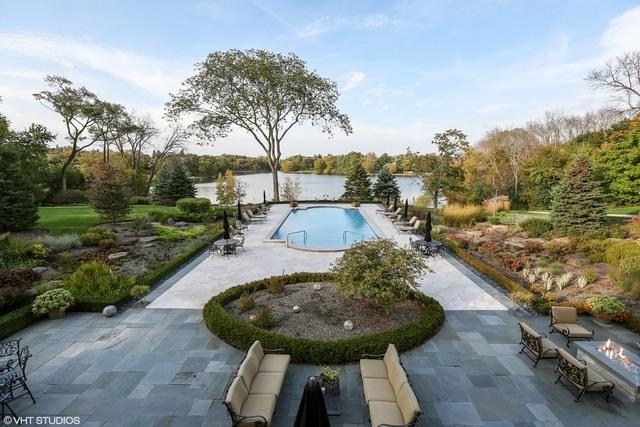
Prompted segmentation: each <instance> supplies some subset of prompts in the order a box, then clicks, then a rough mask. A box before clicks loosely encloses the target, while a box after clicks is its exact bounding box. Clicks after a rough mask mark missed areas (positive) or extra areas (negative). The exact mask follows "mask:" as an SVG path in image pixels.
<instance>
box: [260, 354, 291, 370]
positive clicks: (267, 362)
mask: <svg viewBox="0 0 640 427" xmlns="http://www.w3.org/2000/svg"><path fill="white" fill-rule="evenodd" d="M290 360H291V356H289V355H288V354H265V355H264V357H263V358H262V361H261V362H260V366H259V367H258V372H281V373H285V372H287V368H288V367H289V361H290Z"/></svg>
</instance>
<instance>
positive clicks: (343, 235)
mask: <svg viewBox="0 0 640 427" xmlns="http://www.w3.org/2000/svg"><path fill="white" fill-rule="evenodd" d="M347 233H351V234H357V235H358V236H360V241H361V242H364V234H362V233H358V232H357V231H351V230H344V231H343V232H342V241H343V242H344V244H345V246H346V245H347Z"/></svg>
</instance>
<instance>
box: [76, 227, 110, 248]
mask: <svg viewBox="0 0 640 427" xmlns="http://www.w3.org/2000/svg"><path fill="white" fill-rule="evenodd" d="M115 239H116V234H115V233H114V232H113V231H110V230H107V229H106V228H102V227H93V228H90V229H89V230H87V232H86V233H85V234H83V235H82V236H80V241H81V242H82V244H83V245H85V246H98V245H99V244H100V241H101V240H115Z"/></svg>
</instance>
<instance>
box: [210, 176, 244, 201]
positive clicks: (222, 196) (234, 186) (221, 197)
mask: <svg viewBox="0 0 640 427" xmlns="http://www.w3.org/2000/svg"><path fill="white" fill-rule="evenodd" d="M246 195H247V190H246V185H245V184H244V183H243V182H242V181H240V180H237V179H236V178H235V177H234V176H233V171H232V170H231V169H228V170H227V172H226V173H225V175H224V177H223V176H222V174H218V179H217V180H216V198H217V199H218V203H220V204H221V205H232V204H234V203H236V202H238V201H239V200H242V199H243V198H244V196H246Z"/></svg>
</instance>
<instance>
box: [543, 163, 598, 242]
mask: <svg viewBox="0 0 640 427" xmlns="http://www.w3.org/2000/svg"><path fill="white" fill-rule="evenodd" d="M552 197H553V200H552V202H551V222H552V223H553V226H554V227H555V228H556V229H558V230H560V231H562V232H565V233H569V234H579V233H585V232H588V231H593V230H597V229H598V228H600V227H601V226H602V225H603V224H604V222H605V219H606V203H605V197H604V194H603V193H602V190H601V189H600V186H599V184H598V183H597V182H596V181H594V179H593V173H592V171H591V165H590V164H589V161H588V160H587V159H585V158H584V157H580V158H578V159H577V160H576V161H575V162H574V163H573V164H571V165H570V166H569V168H568V170H567V172H566V174H565V175H564V177H563V178H562V180H561V181H560V183H559V184H558V185H557V186H556V187H555V188H554V189H553V191H552Z"/></svg>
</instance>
